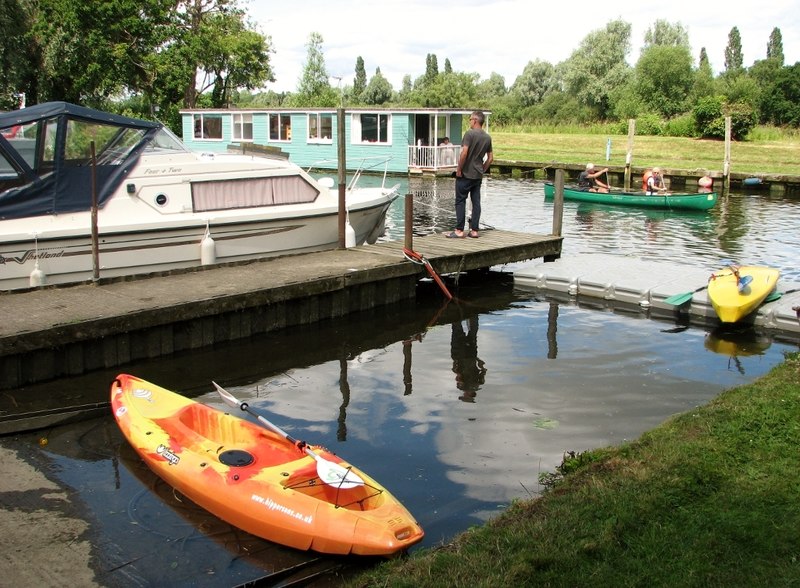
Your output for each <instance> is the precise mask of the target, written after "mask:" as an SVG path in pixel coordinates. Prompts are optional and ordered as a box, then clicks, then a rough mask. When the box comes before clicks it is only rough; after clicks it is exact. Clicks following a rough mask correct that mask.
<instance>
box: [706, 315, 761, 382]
mask: <svg viewBox="0 0 800 588" xmlns="http://www.w3.org/2000/svg"><path fill="white" fill-rule="evenodd" d="M771 345H772V339H771V338H770V337H768V336H767V335H765V334H764V333H759V332H757V331H756V330H755V328H754V327H753V326H752V325H747V326H738V325H722V326H720V327H717V328H716V329H714V330H713V331H711V332H710V333H708V334H707V335H706V338H705V342H704V346H705V348H706V349H708V350H709V351H713V352H714V353H719V354H720V355H727V356H728V357H729V361H728V369H731V366H732V365H733V367H735V368H736V371H738V372H739V373H740V374H742V375H744V373H745V368H744V365H743V364H742V361H741V359H740V358H741V357H750V356H753V355H764V353H765V352H766V350H767V349H769V348H770V346H771Z"/></svg>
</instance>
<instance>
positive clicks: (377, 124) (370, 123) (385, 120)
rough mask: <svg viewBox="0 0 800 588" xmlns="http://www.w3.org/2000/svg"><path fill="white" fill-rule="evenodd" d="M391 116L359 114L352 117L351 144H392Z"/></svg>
mask: <svg viewBox="0 0 800 588" xmlns="http://www.w3.org/2000/svg"><path fill="white" fill-rule="evenodd" d="M391 122H392V115H391V114H381V113H371V112H370V113H366V112H364V113H360V114H354V115H353V124H352V130H353V143H384V144H389V143H391V142H392V133H391V128H392V125H391Z"/></svg>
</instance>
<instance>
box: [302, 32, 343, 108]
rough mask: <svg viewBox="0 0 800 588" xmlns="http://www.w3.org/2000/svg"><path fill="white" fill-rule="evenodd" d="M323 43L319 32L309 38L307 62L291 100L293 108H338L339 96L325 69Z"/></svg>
mask: <svg viewBox="0 0 800 588" xmlns="http://www.w3.org/2000/svg"><path fill="white" fill-rule="evenodd" d="M323 42H324V40H323V38H322V35H321V34H320V33H318V32H313V33H311V34H310V35H309V37H308V43H307V44H306V61H305V64H304V65H303V73H302V75H301V76H300V81H299V85H298V86H297V93H296V94H295V95H293V96H292V97H291V100H290V102H291V104H292V106H336V105H338V104H339V95H338V93H337V92H336V90H334V89H333V88H332V87H331V84H330V79H329V77H328V70H327V68H326V67H325V54H324V53H323V50H322V44H323Z"/></svg>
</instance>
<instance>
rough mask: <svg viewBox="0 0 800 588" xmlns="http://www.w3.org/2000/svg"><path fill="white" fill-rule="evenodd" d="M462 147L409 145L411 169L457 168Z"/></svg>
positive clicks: (450, 145)
mask: <svg viewBox="0 0 800 588" xmlns="http://www.w3.org/2000/svg"><path fill="white" fill-rule="evenodd" d="M460 150H461V145H452V144H449V145H439V146H430V147H428V146H424V145H409V147H408V161H409V167H420V168H426V169H439V168H441V167H455V166H456V164H457V163H458V153H459V151H460Z"/></svg>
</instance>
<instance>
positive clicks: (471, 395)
mask: <svg viewBox="0 0 800 588" xmlns="http://www.w3.org/2000/svg"><path fill="white" fill-rule="evenodd" d="M467 325H468V328H467V332H466V333H465V332H464V325H463V321H460V320H459V321H455V322H453V324H452V334H451V336H450V357H451V358H452V360H453V373H454V374H455V375H456V387H457V388H458V389H459V390H461V391H462V392H463V394H462V395H461V396H459V397H458V399H459V400H461V401H463V402H475V397H476V396H477V393H478V390H480V388H481V386H482V385H483V384H484V383H485V382H486V371H487V370H486V364H485V363H484V362H483V360H482V359H480V358H479V357H478V315H473V316H471V317H469V318H468V319H467Z"/></svg>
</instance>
